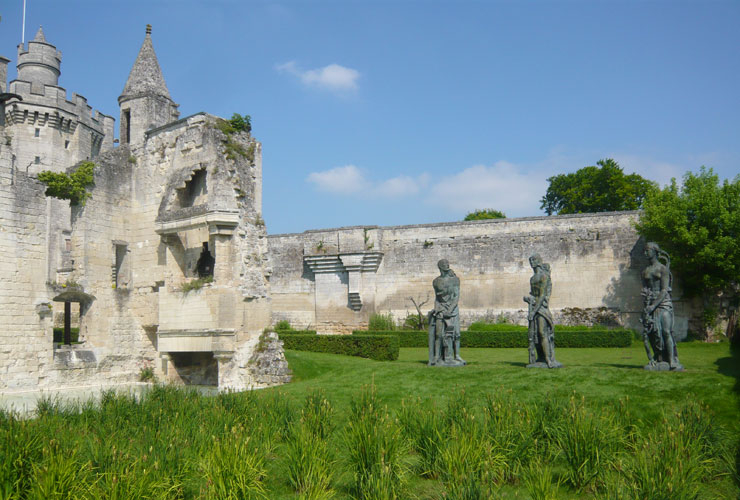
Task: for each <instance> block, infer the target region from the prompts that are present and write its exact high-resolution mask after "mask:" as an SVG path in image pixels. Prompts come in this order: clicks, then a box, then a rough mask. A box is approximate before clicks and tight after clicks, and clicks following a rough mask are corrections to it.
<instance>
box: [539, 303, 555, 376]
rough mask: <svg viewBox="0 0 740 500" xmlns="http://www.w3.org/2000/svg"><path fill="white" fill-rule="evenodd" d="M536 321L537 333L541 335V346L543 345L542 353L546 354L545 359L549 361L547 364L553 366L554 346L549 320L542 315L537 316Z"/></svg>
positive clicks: (546, 361)
mask: <svg viewBox="0 0 740 500" xmlns="http://www.w3.org/2000/svg"><path fill="white" fill-rule="evenodd" d="M535 321H537V334H538V335H539V336H540V346H541V347H542V353H543V354H544V358H545V359H544V361H545V363H547V366H549V367H552V365H553V356H552V348H551V347H550V332H549V329H548V325H547V321H546V320H545V318H543V317H542V316H537V317H536V318H535Z"/></svg>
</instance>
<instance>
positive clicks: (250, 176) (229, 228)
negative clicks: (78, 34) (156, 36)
mask: <svg viewBox="0 0 740 500" xmlns="http://www.w3.org/2000/svg"><path fill="white" fill-rule="evenodd" d="M61 59H62V55H61V52H59V51H58V50H57V49H56V47H54V45H52V44H51V43H49V42H48V41H47V40H46V39H45V36H44V33H43V31H42V30H41V29H39V31H38V33H37V34H36V36H35V38H34V39H33V40H31V41H29V42H28V43H27V44H26V45H25V46H24V45H23V44H21V45H20V46H19V48H18V78H17V79H16V80H14V81H12V82H10V84H9V86H8V87H7V89H6V83H5V82H6V81H7V64H8V62H9V61H8V60H7V59H5V58H3V59H2V60H0V85H2V87H0V91H2V92H3V97H2V100H3V104H2V110H1V111H2V112H1V113H0V117H2V119H3V122H0V216H1V219H0V220H1V221H2V227H1V228H0V249H2V252H3V254H4V255H5V259H4V262H3V264H2V265H1V266H0V283H1V285H0V304H2V308H0V324H2V325H3V328H2V332H1V333H0V375H1V378H0V390H21V389H31V388H34V389H35V388H45V387H62V386H71V385H80V384H101V383H110V384H116V383H122V382H131V381H135V380H137V379H138V377H139V373H140V372H141V370H142V369H143V368H147V367H148V368H151V369H152V370H153V371H154V372H155V373H156V374H157V375H159V376H160V377H161V378H164V379H167V380H174V381H177V380H180V381H183V382H186V383H198V384H218V386H219V387H222V388H224V387H230V388H236V389H243V388H247V387H259V386H264V385H271V384H275V383H280V382H284V381H286V380H287V377H286V373H285V366H276V364H277V365H281V356H282V353H279V355H278V356H277V357H276V360H275V362H274V363H267V364H266V363H263V362H261V360H260V359H256V358H255V356H256V355H261V356H263V357H264V356H268V357H269V356H271V354H270V348H269V345H268V348H267V349H266V350H265V349H264V348H265V346H264V342H263V343H262V345H261V348H260V352H259V353H255V346H256V345H257V344H258V342H259V337H260V334H261V333H262V331H263V329H264V328H265V327H266V326H268V325H269V324H270V317H271V315H270V304H269V299H268V295H269V294H268V291H269V287H268V281H267V276H268V273H269V267H268V262H267V239H266V236H267V235H266V231H265V227H264V223H262V219H261V215H260V213H261V192H262V189H261V187H262V186H261V184H262V173H261V170H262V160H261V145H260V143H259V142H257V141H256V140H255V139H254V138H253V137H252V136H251V135H250V134H249V133H247V132H235V131H231V130H228V129H225V128H224V127H223V126H222V124H223V123H224V122H223V120H220V119H219V118H216V117H214V116H210V115H208V114H205V113H198V114H195V115H193V116H189V117H186V118H180V117H179V113H178V110H177V107H178V106H177V104H175V103H174V101H173V100H172V98H171V97H170V94H169V91H168V90H167V86H166V84H165V80H164V77H163V76H162V72H161V70H160V68H159V63H158V62H157V57H156V55H155V52H154V48H153V45H152V39H151V30H150V28H147V33H146V37H145V39H144V43H143V44H142V46H141V49H140V51H139V54H138V57H137V58H136V62H135V63H134V65H133V68H132V69H131V73H130V75H129V77H128V80H127V81H126V84H125V86H124V88H123V92H122V93H121V96H120V97H119V98H118V102H119V107H120V121H119V124H120V131H119V136H120V144H119V145H118V146H117V147H114V139H113V135H114V119H113V118H112V117H109V116H106V115H103V114H102V113H100V112H96V113H93V112H92V109H91V108H90V106H88V105H87V101H86V100H85V98H84V97H82V96H79V95H77V94H72V96H71V97H70V96H68V95H67V92H66V91H65V90H64V89H63V88H62V87H60V86H59V85H58V84H59V75H60V73H61V71H60V69H61ZM223 130H226V132H224V131H223ZM82 161H92V162H94V163H95V169H94V186H92V187H90V188H89V192H90V194H91V196H90V198H89V199H88V200H87V202H86V203H85V204H84V205H83V204H79V205H78V206H72V205H71V203H70V202H69V201H67V200H61V199H56V198H52V197H48V196H45V189H46V186H45V185H43V184H42V183H41V182H39V181H38V180H37V179H36V176H37V175H38V173H39V172H41V171H43V170H50V171H54V172H70V171H72V170H74V169H75V166H76V165H78V164H79V162H82ZM55 312H57V313H56V315H60V316H62V317H63V318H62V322H63V323H64V324H65V326H66V327H67V328H70V325H72V324H74V323H76V324H79V341H80V343H79V344H75V345H72V346H60V345H58V344H57V345H55V344H54V342H53V339H52V323H53V322H54V317H55ZM267 344H275V345H277V342H267ZM278 347H279V346H278ZM273 358H275V356H273ZM284 364H285V362H284V359H282V365H284Z"/></svg>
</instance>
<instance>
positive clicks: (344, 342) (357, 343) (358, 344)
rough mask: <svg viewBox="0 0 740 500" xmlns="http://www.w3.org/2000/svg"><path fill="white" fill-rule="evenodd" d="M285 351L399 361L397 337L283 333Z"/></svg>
mask: <svg viewBox="0 0 740 500" xmlns="http://www.w3.org/2000/svg"><path fill="white" fill-rule="evenodd" d="M280 340H282V341H283V347H284V348H285V349H294V350H296V351H312V352H326V353H330V354H344V355H346V356H358V357H360V358H369V359H375V360H378V361H392V360H394V359H398V348H399V344H398V336H396V335H311V334H294V333H288V334H285V333H281V334H280Z"/></svg>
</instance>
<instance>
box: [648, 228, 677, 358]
mask: <svg viewBox="0 0 740 500" xmlns="http://www.w3.org/2000/svg"><path fill="white" fill-rule="evenodd" d="M645 257H647V259H648V262H649V263H648V266H647V267H646V268H645V269H644V270H643V271H642V296H643V299H644V303H645V308H644V309H643V312H642V320H641V321H642V327H643V329H642V337H643V341H644V342H645V351H646V353H647V357H648V364H647V365H646V366H645V369H646V370H654V371H668V370H675V371H682V370H683V366H681V363H679V361H678V350H677V349H676V340H675V339H674V337H673V302H672V301H671V286H672V285H673V276H672V275H671V258H670V256H669V255H668V254H667V253H666V252H664V251H663V250H661V249H660V247H659V246H658V245H657V243H653V242H650V243H648V244H647V245H645ZM661 259H663V260H665V263H663V262H661Z"/></svg>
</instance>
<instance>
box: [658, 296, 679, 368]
mask: <svg viewBox="0 0 740 500" xmlns="http://www.w3.org/2000/svg"><path fill="white" fill-rule="evenodd" d="M660 333H661V335H662V337H663V351H664V352H665V361H668V365H669V366H670V367H671V368H676V367H677V366H678V365H679V363H678V356H677V354H678V352H677V349H676V342H675V340H673V314H672V311H668V310H662V311H660Z"/></svg>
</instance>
